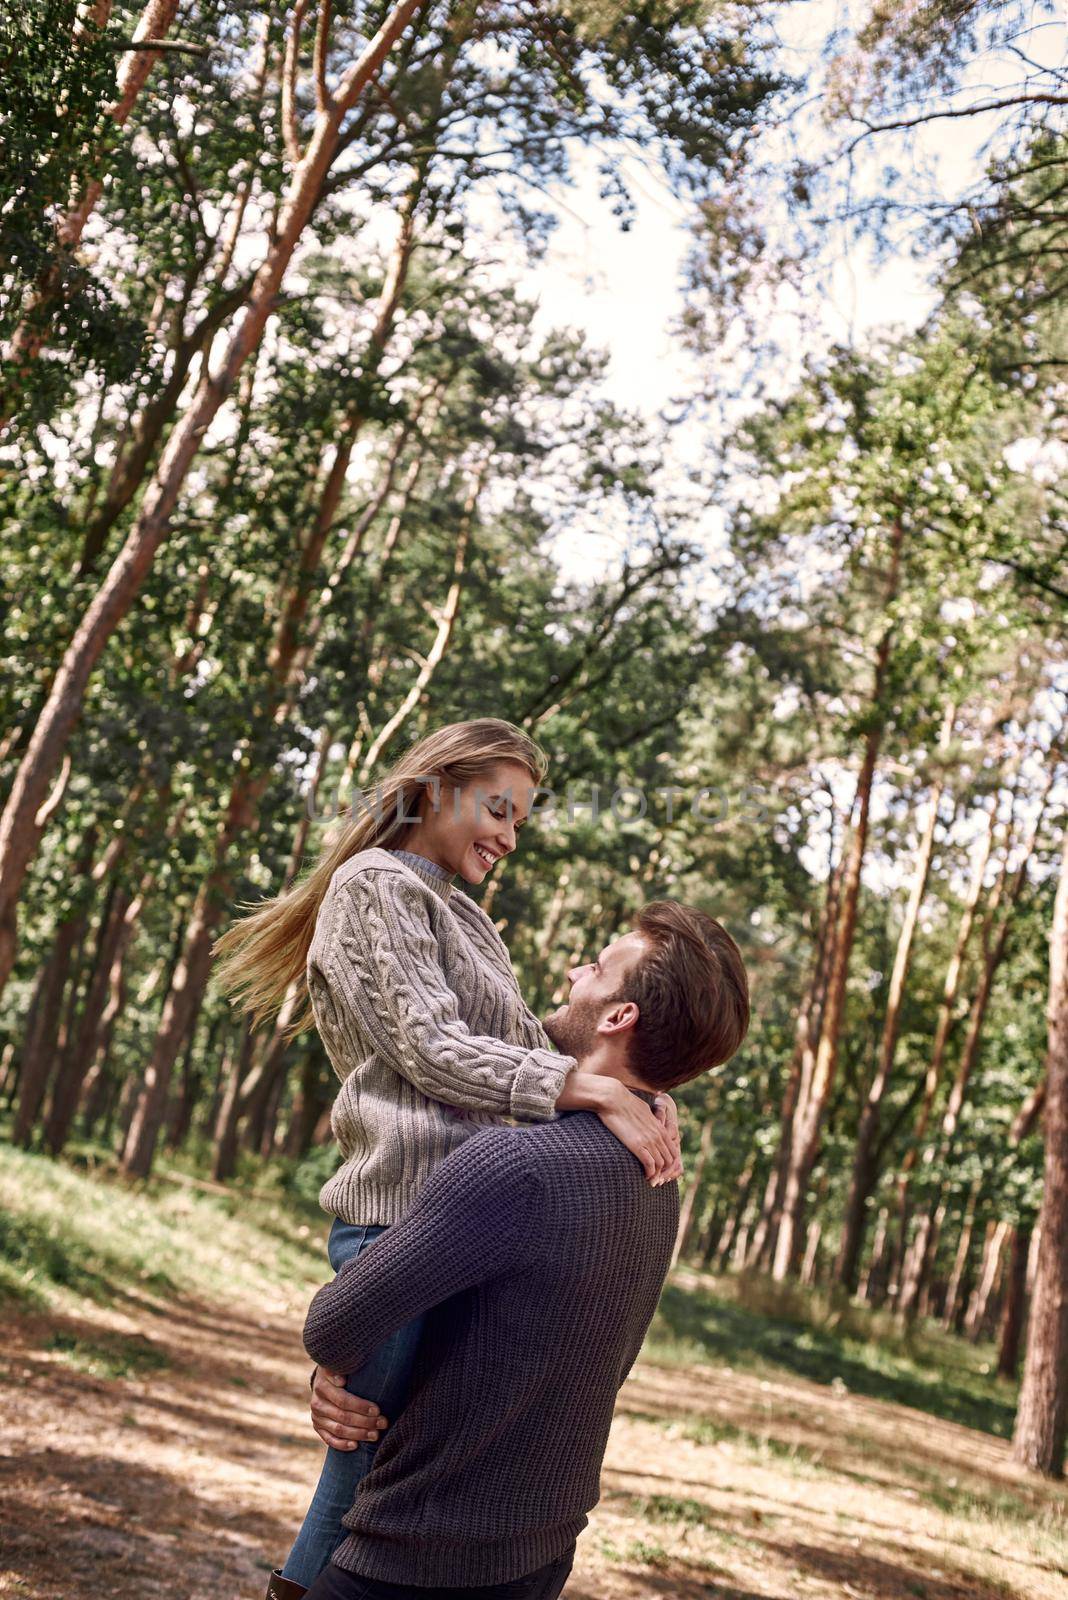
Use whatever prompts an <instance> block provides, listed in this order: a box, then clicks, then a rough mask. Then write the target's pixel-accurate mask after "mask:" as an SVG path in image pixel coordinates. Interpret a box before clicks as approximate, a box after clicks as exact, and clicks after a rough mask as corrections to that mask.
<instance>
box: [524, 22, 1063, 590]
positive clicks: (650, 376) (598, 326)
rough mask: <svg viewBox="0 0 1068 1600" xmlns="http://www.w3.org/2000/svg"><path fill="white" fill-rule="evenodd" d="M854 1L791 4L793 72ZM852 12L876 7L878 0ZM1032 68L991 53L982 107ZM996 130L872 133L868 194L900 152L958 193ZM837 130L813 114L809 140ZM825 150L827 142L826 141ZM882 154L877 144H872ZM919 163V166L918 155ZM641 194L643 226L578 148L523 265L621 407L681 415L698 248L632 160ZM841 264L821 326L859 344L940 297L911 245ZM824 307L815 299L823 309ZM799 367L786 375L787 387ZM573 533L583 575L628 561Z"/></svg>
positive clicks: (567, 560)
mask: <svg viewBox="0 0 1068 1600" xmlns="http://www.w3.org/2000/svg"><path fill="white" fill-rule="evenodd" d="M850 9H851V6H850V0H811V3H798V0H794V3H792V4H787V5H785V6H784V7H783V8H782V11H781V13H780V24H779V32H780V37H781V39H782V41H783V44H784V46H785V58H786V65H787V68H788V69H789V70H791V71H794V72H797V73H801V72H803V71H806V70H808V69H810V68H812V67H813V66H815V65H816V64H817V63H818V61H819V57H820V53H821V51H822V49H823V47H824V44H825V41H826V40H827V38H828V36H829V34H830V33H831V32H832V31H833V30H835V29H836V28H841V27H842V26H843V24H844V23H845V22H846V20H847V17H848V15H849V12H850ZM852 9H854V10H856V9H863V10H864V11H867V10H869V9H870V6H867V5H864V6H863V7H859V8H858V7H857V6H854V7H853V8H852ZM1059 38H1060V39H1061V40H1062V39H1063V36H1062V35H1061V34H1060V30H1059V29H1057V28H1056V27H1053V28H1051V29H1046V30H1043V31H1041V32H1040V33H1039V34H1038V35H1037V36H1035V37H1034V38H1033V39H1032V40H1031V41H1030V43H1029V48H1030V49H1031V50H1032V51H1036V50H1037V51H1040V52H1041V53H1042V54H1045V55H1051V54H1052V55H1054V56H1055V55H1056V53H1057V52H1058V51H1059V49H1060V48H1061V45H1060V43H1058V39H1059ZM1019 70H1020V69H1019V63H1018V62H1016V61H1013V60H1011V59H1009V58H1006V59H1005V60H1004V61H999V60H997V59H993V60H992V59H991V58H989V57H987V58H984V59H983V60H982V61H981V63H980V64H979V67H978V68H977V70H976V72H974V73H973V74H972V75H971V76H972V78H973V79H974V82H973V83H972V84H971V85H968V86H967V88H966V91H965V92H966V96H967V98H968V99H969V101H970V102H971V103H974V101H975V100H977V99H982V98H983V97H984V96H985V95H987V94H989V93H990V92H991V91H992V90H993V89H995V88H996V87H997V86H998V84H999V83H1001V82H1011V81H1018V76H1019ZM993 131H994V125H993V122H992V120H991V119H989V118H982V117H979V118H969V119H968V120H967V121H966V122H961V121H939V122H933V123H931V124H929V125H928V126H926V127H924V128H922V129H920V130H918V131H917V133H916V134H914V135H913V136H912V142H911V145H910V146H909V148H908V149H906V147H905V146H904V145H903V144H902V142H901V141H900V140H898V141H897V142H896V143H895V144H894V145H893V146H891V144H890V142H889V140H890V138H891V137H893V138H895V139H896V136H883V138H882V140H881V141H879V142H869V145H868V146H867V147H866V150H864V149H862V150H861V152H859V153H858V157H857V173H856V179H855V182H856V183H857V185H858V186H860V189H861V192H863V185H864V184H865V182H867V183H868V185H869V186H870V185H872V184H877V183H878V181H879V180H878V173H879V170H880V168H881V166H882V163H884V162H890V161H892V160H894V161H897V163H898V164H899V165H903V170H906V171H911V172H913V173H914V174H915V176H914V178H910V182H915V184H916V185H917V186H918V187H920V188H923V189H924V190H926V191H927V192H930V190H931V189H932V188H933V189H934V191H935V192H936V193H940V194H941V195H943V196H947V197H948V196H953V195H956V194H958V193H959V192H960V191H961V190H962V189H965V188H967V186H968V184H969V182H970V181H971V180H972V179H973V178H974V177H976V176H977V175H978V173H979V170H980V166H981V163H982V159H983V157H982V143H983V140H984V139H985V138H987V137H988V136H989V135H990V134H991V133H992V132H993ZM823 137H825V136H824V135H823V133H822V130H821V129H820V128H819V126H818V124H817V123H816V122H815V121H813V123H812V125H811V127H810V129H809V131H808V133H807V134H806V143H810V142H811V141H812V140H820V139H822V138H823ZM817 148H818V146H817ZM867 152H870V153H867ZM911 160H914V161H915V166H914V167H910V166H909V165H908V164H907V163H909V162H910V161H911ZM625 165H626V167H627V172H628V176H629V177H630V179H631V180H632V186H633V192H634V195H635V199H636V202H637V209H638V216H637V221H636V223H635V224H634V226H633V227H632V228H631V230H630V231H629V232H627V233H622V232H621V231H620V229H619V226H618V224H617V222H616V219H615V218H614V217H613V216H612V215H611V212H610V209H609V206H608V204H607V203H606V202H604V201H602V200H601V199H600V198H599V196H598V193H597V178H596V170H595V162H594V160H593V158H592V156H591V155H590V154H589V153H584V152H581V151H580V152H578V154H577V156H576V159H575V162H574V171H575V176H576V182H575V183H574V185H573V186H570V187H568V188H561V189H560V190H559V191H558V192H557V195H556V197H555V198H556V199H557V201H558V205H559V216H560V223H559V226H558V227H557V229H556V232H555V234H554V236H553V238H552V240H551V242H550V245H549V248H548V251H547V254H546V255H545V257H544V258H543V260H542V261H540V262H539V263H538V264H537V265H536V266H527V265H525V264H523V263H521V262H520V261H518V259H517V262H516V269H515V270H516V275H517V277H518V280H519V286H520V287H521V289H522V290H523V291H524V292H525V293H526V294H527V295H529V296H530V297H531V298H533V299H536V300H537V301H538V303H539V306H540V312H539V320H540V325H541V326H542V327H544V328H546V329H547V328H549V327H553V326H561V325H566V326H570V327H574V328H578V329H581V330H582V331H583V332H584V334H585V336H586V338H587V340H588V341H589V343H591V344H592V345H595V346H597V347H599V348H602V349H604V350H606V351H607V352H608V356H609V365H608V371H607V376H606V380H605V391H606V393H607V394H608V395H610V396H611V398H612V399H613V400H615V401H616V402H617V403H618V404H620V405H621V406H624V407H633V408H636V409H637V410H638V411H640V412H643V413H645V414H646V415H648V416H656V415H657V414H658V413H662V412H664V411H665V410H666V411H667V412H668V414H670V413H671V411H672V410H673V402H677V401H678V400H679V399H680V398H682V397H685V396H689V395H692V394H693V393H694V392H695V390H696V389H697V388H698V386H699V383H700V373H699V369H698V367H697V365H696V362H695V358H694V357H693V356H692V355H690V354H689V353H688V352H687V351H686V350H685V349H684V347H683V345H682V343H681V341H680V340H679V339H678V338H677V337H675V336H673V335H672V333H671V331H670V328H671V323H672V321H673V320H674V319H675V318H677V316H678V314H679V312H680V310H681V307H682V297H681V287H680V285H681V270H682V265H683V261H684V258H685V255H686V252H687V250H688V248H689V245H690V236H689V233H688V231H687V211H686V207H685V205H684V204H683V203H682V202H680V201H679V200H677V199H676V198H675V197H674V196H673V195H672V194H671V193H670V191H669V189H668V188H667V185H666V184H664V183H661V182H659V181H658V179H657V177H656V175H655V174H654V173H652V172H651V171H650V170H649V169H648V168H647V167H646V166H644V165H639V164H638V163H637V162H635V161H634V160H633V159H631V158H627V159H626V162H625ZM828 245H829V254H830V256H831V258H832V259H834V261H835V265H834V267H833V269H832V271H831V274H830V281H829V284H828V287H827V290H826V292H824V293H823V294H822V296H821V301H820V306H819V312H820V321H821V323H822V326H823V328H824V330H825V337H826V339H827V340H828V341H830V340H842V341H845V342H853V341H856V340H860V339H863V337H864V336H865V334H866V333H867V332H868V331H870V330H871V329H873V328H875V327H876V326H879V325H887V324H891V325H896V326H898V327H899V328H903V329H907V328H914V327H916V326H917V325H918V324H919V323H921V322H922V321H923V319H924V317H925V316H926V315H927V314H928V313H929V311H930V310H931V308H932V306H933V304H934V295H933V294H932V291H931V289H930V286H929V284H928V282H927V278H928V274H929V272H930V270H931V267H932V265H933V263H931V262H930V261H923V260H916V259H914V258H913V257H912V256H911V254H909V253H908V252H907V251H905V250H902V252H901V253H900V254H899V255H897V256H894V257H891V258H890V259H889V260H887V261H885V262H883V263H881V264H879V265H878V266H875V265H874V264H873V261H872V257H871V253H870V251H869V250H868V249H867V248H866V247H856V246H853V247H850V246H849V245H848V244H847V242H846V241H845V240H844V239H839V240H834V239H830V240H829V241H828ZM809 309H811V308H809ZM789 318H790V313H789V309H788V307H786V308H785V309H784V310H783V311H782V312H781V313H780V314H779V315H778V316H776V318H775V320H776V322H778V323H779V324H780V325H781V329H782V332H783V334H784V335H785V337H784V339H783V341H782V342H783V344H784V346H785V348H786V350H790V349H791V348H793V349H795V350H797V353H798V354H800V351H799V350H798V341H797V339H796V337H795V338H794V339H793V340H791V338H790V336H789V332H788V324H789ZM790 378H791V374H790V373H789V372H788V371H784V374H783V382H784V383H788V382H789V381H790ZM710 442H711V441H710V434H709V430H708V429H707V428H705V427H702V425H701V423H699V422H692V423H688V424H686V425H685V426H682V427H678V428H675V429H673V430H672V434H671V443H670V445H669V457H668V464H669V467H670V465H671V464H672V463H673V462H675V463H677V465H678V470H679V474H680V481H681V478H682V475H684V474H685V471H686V468H687V464H688V463H693V462H696V461H697V460H699V458H700V456H701V453H702V451H706V452H707V450H708V448H709V446H710ZM693 531H694V532H695V534H700V536H701V537H703V538H704V540H705V541H706V542H707V543H708V544H709V545H710V546H712V547H714V545H715V544H716V543H717V542H718V539H719V526H718V523H717V522H716V520H715V519H714V518H711V517H707V516H706V517H705V518H703V519H701V521H700V524H699V525H698V526H695V529H694V530H693ZM575 532H576V530H574V529H567V530H565V531H564V532H563V533H562V535H561V536H560V538H559V539H558V541H557V544H556V547H555V550H554V554H555V556H556V559H557V561H558V563H559V564H560V567H561V571H562V574H563V576H564V578H565V580H566V579H570V580H572V581H574V580H579V579H583V578H589V577H592V576H594V575H596V574H597V573H598V572H602V571H604V569H605V567H606V565H610V564H612V563H613V560H614V558H616V557H618V553H619V545H618V540H616V539H613V537H612V535H611V534H604V535H603V534H599V533H598V532H597V530H587V531H583V532H582V534H581V537H576V536H575Z"/></svg>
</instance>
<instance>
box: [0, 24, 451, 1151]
mask: <svg viewBox="0 0 1068 1600" xmlns="http://www.w3.org/2000/svg"><path fill="white" fill-rule="evenodd" d="M422 3H423V0H400V3H399V4H397V5H395V6H394V7H393V8H392V9H391V11H390V12H389V14H388V16H387V18H386V20H385V22H384V23H383V25H382V27H381V28H380V29H379V31H378V33H377V34H376V35H375V36H374V38H373V39H371V40H370V41H369V42H368V44H367V45H366V46H365V48H364V50H363V51H362V53H361V54H360V56H359V57H358V59H357V60H356V61H355V62H353V63H352V65H351V66H350V67H349V68H348V69H347V71H346V72H345V74H344V77H343V78H342V81H341V83H340V84H339V86H338V88H337V91H336V93H335V94H334V95H332V96H329V97H327V99H326V101H325V103H324V104H323V105H322V107H321V108H320V109H319V111H318V113H317V116H316V120H315V125H314V129H313V132H312V135H311V138H310V141H309V143H308V147H307V150H306V151H305V153H304V156H303V157H302V159H301V161H300V164H299V165H298V166H297V168H296V170H295V171H294V173H293V176H292V179H291V181H290V184H289V190H288V193H287V195H286V199H285V203H284V205H283V207H282V210H281V215H280V218H279V223H278V228H277V232H276V234H275V236H274V238H273V240H272V243H271V245H270V248H269V250H268V252H267V256H266V258H265V260H264V262H263V264H262V265H261V267H260V268H259V270H258V272H257V274H256V279H255V283H254V285H253V289H252V293H251V295H250V296H249V299H248V303H247V305H246V307H245V314H244V317H243V318H242V320H241V322H240V323H239V324H238V325H237V326H236V327H235V328H234V330H233V333H232V335H231V338H230V342H229V344H228V346H227V349H226V352H225V354H224V356H223V358H222V360H221V362H220V364H219V366H218V367H217V368H216V370H215V371H214V372H211V373H208V374H206V376H205V381H204V383H203V384H202V385H201V387H200V390H199V392H198V394H197V395H196V397H195V398H194V400H193V402H192V404H191V405H190V407H189V410H188V411H187V412H186V413H185V414H184V416H183V417H182V418H181V420H180V421H179V422H178V423H177V424H176V425H175V427H174V429H173V430H172V432H171V435H170V438H169V439H168V441H167V444H166V447H165V449H164V451H163V454H162V456H161V458H160V462H159V466H158V468H157V470H156V473H155V475H154V477H153V480H152V482H151V484H150V485H149V487H148V489H147V490H146V492H145V495H144V498H143V501H142V505H141V510H140V512H139V514H138V516H137V519H136V521H135V523H134V526H133V527H132V529H131V531H130V533H129V535H128V537H127V539H126V542H125V544H124V546H123V548H122V550H121V551H120V553H119V555H118V556H117V557H116V559H115V561H114V563H113V565H112V567H111V570H110V572H109V573H108V576H107V577H106V578H105V579H104V582H103V583H102V584H101V586H100V588H99V590H98V591H97V594H96V596H95V598H94V599H93V601H92V603H91V604H90V606H89V608H88V610H87V611H86V613H85V615H84V617H83V618H82V620H81V622H80V623H79V625H78V627H77V629H76V631H75V634H74V637H73V638H72V640H71V643H70V645H69V646H68V648H67V650H66V652H65V654H64V657H63V661H62V663H61V665H60V668H59V671H58V672H57V674H56V677H55V681H54V683H53V686H52V689H51V691H50V693H49V696H48V700H47V702H46V704H45V707H44V709H43V711H42V713H41V715H40V717H39V718H38V721H37V725H36V727H35V729H34V732H33V734H32V736H31V738H30V741H29V745H28V747H27V749H26V753H25V755H24V757H23V759H22V762H21V763H20V765H19V768H18V771H17V773H16V775H15V780H14V782H13V784H12V787H11V790H10V793H9V795H8V799H7V803H6V805H5V807H4V811H3V815H2V817H0V992H2V991H3V988H4V986H5V985H6V982H7V979H8V977H9V976H10V973H11V969H12V966H13V965H14V960H15V950H16V938H17V906H18V900H19V895H20V893H21V890H22V885H23V882H24V880H25V877H26V872H27V870H28V868H29V864H30V862H31V860H32V859H33V856H34V853H35V851H36V848H37V843H38V839H39V837H40V829H39V826H38V823H37V820H36V819H37V813H38V811H39V810H40V807H41V804H42V802H43V801H44V799H45V797H46V795H47V792H48V788H49V785H50V783H51V781H52V778H53V775H54V774H55V772H56V770H57V768H58V767H59V765H60V763H61V761H62V759H63V756H64V752H65V750H66V746H67V742H68V740H69V738H70V734H71V731H72V729H73V728H74V725H75V723H76V722H77V720H78V717H79V715H80V713H81V707H82V702H83V700H84V697H85V692H86V687H87V685H88V682H89V679H90V676H91V674H92V672H93V669H94V667H95V666H96V663H97V661H98V659H99V657H100V654H101V652H102V650H103V649H104V646H105V644H106V643H107V641H108V639H109V638H110V637H111V635H112V634H113V633H114V631H115V629H116V628H117V627H118V625H119V623H120V622H121V621H122V619H123V617H124V616H125V615H126V613H127V611H128V610H129V608H130V606H131V604H132V603H133V600H134V598H135V596H136V595H137V593H138V591H139V589H140V587H141V584H142V583H143V582H144V579H145V577H146V575H147V573H148V571H149V569H150V567H151V565H152V562H153V560H154V558H155V555H156V551H157V550H158V548H159V546H160V545H161V544H162V542H163V540H164V539H165V538H166V537H167V534H168V533H169V531H170V519H171V516H172V514H173V512H174V508H175V506H176V504H177V501H178V496H179V494H180V492H181V490H182V488H183V486H184V484H185V480H186V478H187V476H188V474H189V471H190V469H191V467H192V465H193V462H194V461H195V460H196V457H197V455H198V453H199V451H200V447H201V443H202V441H203V438H204V435H205V434H206V432H207V430H208V428H209V427H210V426H211V424H212V422H213V421H214V419H215V417H216V415H217V414H218V412H219V410H220V408H221V407H222V405H223V403H224V401H225V400H226V399H227V397H228V396H229V394H230V393H231V391H232V390H233V387H234V384H235V383H236V381H237V377H238V375H239V373H240V371H241V369H242V367H243V366H244V365H245V362H246V361H247V360H248V358H249V356H250V355H251V354H252V352H253V351H254V350H255V349H256V348H257V347H258V345H259V342H260V340H261V338H262V337H263V331H264V328H265V327H266V324H267V321H268V318H269V317H270V315H271V313H272V311H273V310H274V308H275V306H276V303H277V296H278V292H279V290H280V288H281V284H282V279H283V277H284V275H285V272H286V269H287V267H288V266H289V263H290V260H291V258H292V256H293V253H294V251H295V250H296V248H297V245H298V243H299V241H300V239H301V236H302V235H303V232H304V229H305V226H306V225H307V223H308V220H309V218H310V216H311V213H312V209H313V206H314V204H315V201H316V199H317V198H318V196H319V194H320V191H321V187H322V181H323V179H324V177H325V175H326V173H327V171H328V170H329V168H330V164H331V162H332V160H333V158H334V155H335V153H336V150H337V146H338V140H339V135H340V130H341V125H342V122H343V121H344V119H345V117H346V116H347V115H348V113H349V112H350V111H351V109H352V107H353V105H354V104H355V103H356V101H357V99H358V98H359V97H360V95H361V94H362V93H363V91H364V90H365V89H366V88H367V86H368V85H369V84H370V83H372V82H374V81H375V80H376V79H377V77H378V74H379V72H380V70H381V67H382V65H383V63H384V61H385V59H386V57H387V55H388V54H389V52H390V50H391V49H392V47H393V45H394V43H395V42H396V40H397V39H398V38H399V36H400V34H401V33H402V32H403V31H404V29H405V28H406V27H407V25H408V23H409V22H410V21H411V19H412V17H413V16H414V15H415V13H416V12H417V11H418V10H419V8H420V5H421V4H422ZM161 1114H162V1113H161ZM138 1121H139V1123H142V1124H143V1117H140V1116H139V1118H138ZM157 1129H158V1123H157Z"/></svg>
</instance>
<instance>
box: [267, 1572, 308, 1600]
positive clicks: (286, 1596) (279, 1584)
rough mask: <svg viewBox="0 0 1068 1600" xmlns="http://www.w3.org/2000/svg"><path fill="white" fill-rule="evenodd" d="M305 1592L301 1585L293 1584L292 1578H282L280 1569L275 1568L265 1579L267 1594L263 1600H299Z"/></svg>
mask: <svg viewBox="0 0 1068 1600" xmlns="http://www.w3.org/2000/svg"><path fill="white" fill-rule="evenodd" d="M307 1592H308V1591H307V1589H306V1588H305V1587H304V1585H303V1584H302V1583H294V1582H293V1579H292V1578H283V1576H282V1569H281V1567H275V1569H274V1571H273V1572H272V1573H271V1576H270V1577H269V1578H268V1579H267V1593H266V1594H265V1595H264V1597H263V1600H300V1597H301V1595H302V1594H307Z"/></svg>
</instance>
